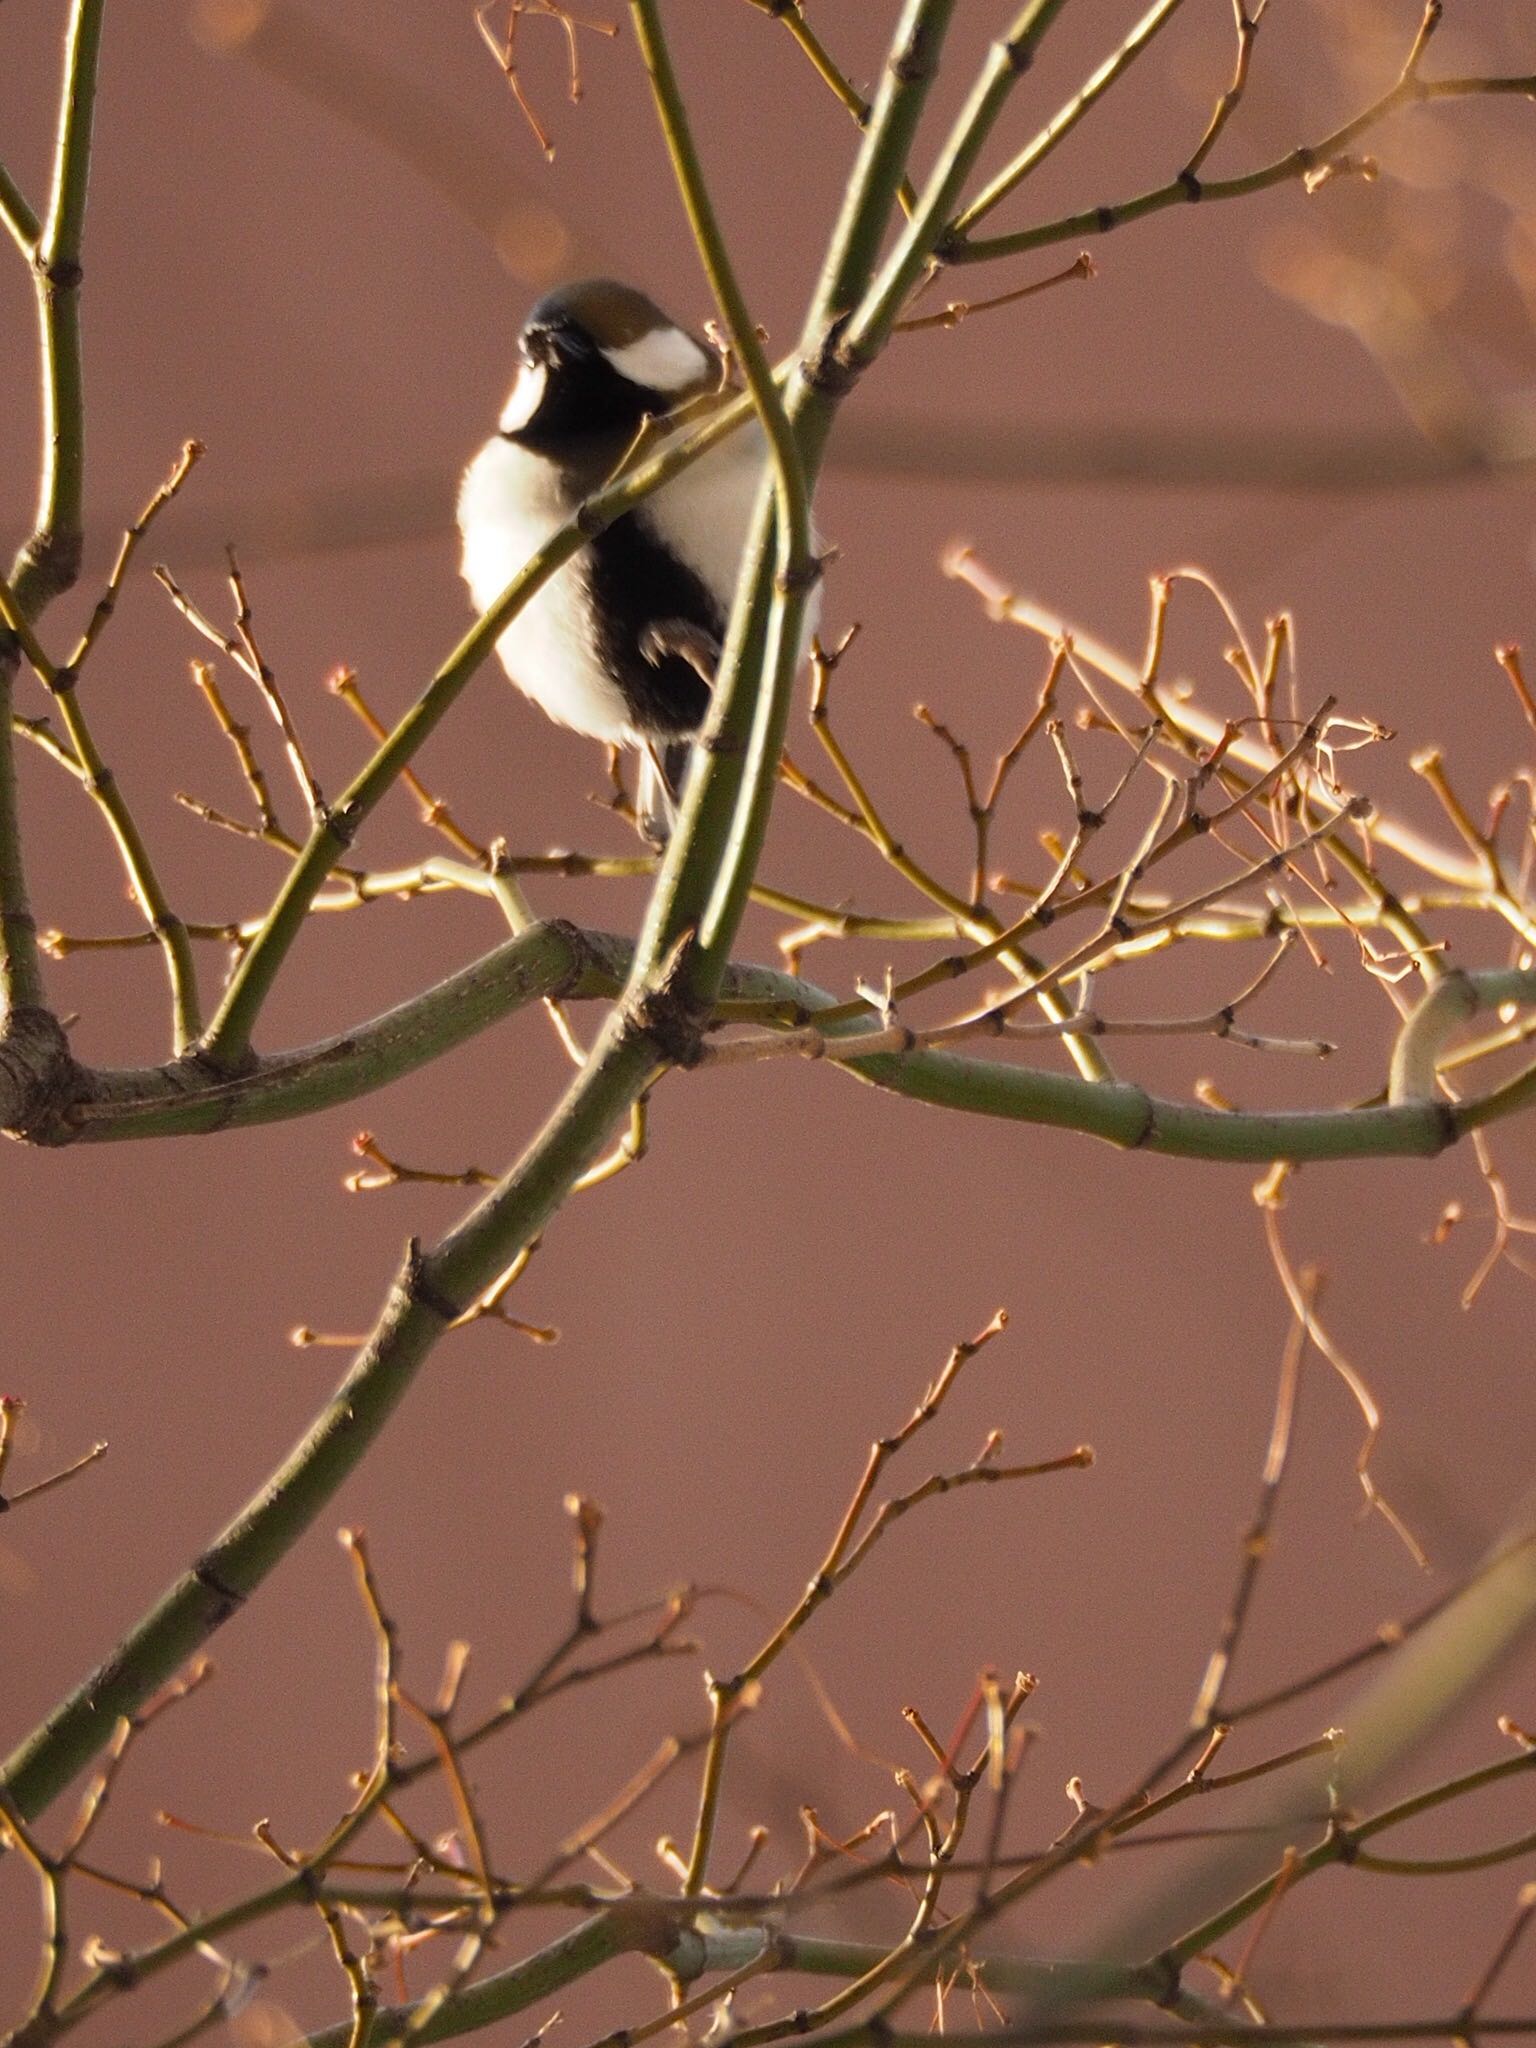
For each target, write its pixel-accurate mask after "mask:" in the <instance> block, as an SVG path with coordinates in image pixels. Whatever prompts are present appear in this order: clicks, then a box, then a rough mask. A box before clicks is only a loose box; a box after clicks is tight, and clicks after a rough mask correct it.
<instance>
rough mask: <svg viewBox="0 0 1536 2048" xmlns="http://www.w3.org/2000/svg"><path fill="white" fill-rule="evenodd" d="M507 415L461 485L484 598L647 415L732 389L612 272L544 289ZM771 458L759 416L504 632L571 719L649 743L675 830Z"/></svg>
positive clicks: (530, 690) (469, 558) (507, 657)
mask: <svg viewBox="0 0 1536 2048" xmlns="http://www.w3.org/2000/svg"><path fill="white" fill-rule="evenodd" d="M518 348H519V355H520V358H521V362H520V367H519V370H518V374H517V381H516V382H515V383H514V385H513V386H512V391H511V395H510V396H509V397H508V399H507V402H506V405H505V406H504V407H503V409H502V414H501V421H500V429H499V431H498V432H497V433H496V434H495V435H493V436H492V438H491V439H490V440H489V441H487V442H486V444H485V446H484V447H483V448H482V449H481V450H480V452H479V454H478V455H477V456H476V457H475V458H474V460H473V461H472V462H471V463H470V465H469V468H468V469H467V470H466V472H465V475H464V482H463V486H462V488H461V489H460V492H459V531H460V533H461V535H462V537H463V542H464V555H463V575H464V580H465V582H466V583H467V584H468V585H469V589H470V594H471V596H472V597H473V598H474V601H475V603H476V605H477V606H478V607H479V608H480V609H481V610H482V611H483V610H485V609H486V608H487V607H488V606H489V605H490V604H491V603H492V602H493V601H494V600H495V599H496V597H498V596H499V595H500V593H501V592H502V591H503V590H504V589H505V588H506V586H507V584H508V583H509V582H510V581H511V580H512V578H513V576H515V575H516V573H517V571H518V570H519V569H520V568H521V567H522V565H523V563H524V562H525V561H527V559H528V557H529V556H530V555H532V554H533V552H534V551H535V549H536V548H537V547H538V546H539V545H540V543H541V542H543V541H544V540H546V539H547V538H548V537H549V535H550V534H551V533H553V532H554V531H555V529H556V528H557V527H559V526H561V525H562V524H563V523H564V522H565V520H566V519H567V518H568V517H569V516H570V514H571V512H572V511H573V509H574V508H575V507H576V506H577V505H578V504H579V503H580V501H581V500H582V499H583V498H584V497H585V496H586V495H587V494H588V493H589V492H591V491H592V490H594V489H596V488H597V487H598V486H599V485H600V484H602V483H603V482H604V481H605V479H606V478H608V477H609V476H610V475H611V474H612V473H613V471H614V470H615V468H616V467H617V466H618V465H619V463H620V462H621V461H622V460H623V457H624V455H625V454H626V452H627V451H628V450H629V448H630V447H631V445H632V444H633V442H634V440H635V437H636V435H637V434H638V433H639V431H640V429H641V428H642V427H643V426H644V425H645V423H646V422H647V421H649V420H665V419H666V417H667V416H668V415H669V414H671V413H673V412H675V411H677V409H678V408H679V407H681V406H684V405H687V404H689V403H690V401H693V400H703V399H706V398H707V397H708V396H709V395H710V394H712V393H722V392H723V391H724V389H725V383H724V374H723V369H722V365H721V361H720V358H719V357H718V356H717V355H716V354H715V353H714V352H713V351H712V350H711V349H709V348H707V347H706V346H705V345H704V343H703V342H702V341H699V340H698V339H696V338H695V337H694V336H693V335H691V334H689V333H687V332H686V331H685V330H684V329H683V328H681V327H679V326H677V325H676V323H675V322H673V321H672V320H669V319H668V317H667V316H666V314H665V313H663V312H662V310H661V308H660V307H659V306H657V305H655V304H654V303H653V302H652V301H651V300H650V299H648V298H647V297H646V296H645V294H644V293H643V292H639V291H635V290H634V289H633V288H632V287H631V286H629V285H625V284H617V283H615V282H614V281H613V280H612V279H609V278H592V279H588V280H586V281H585V282H582V283H578V284H567V285H562V286H561V287H560V288H559V289H558V290H557V291H552V292H550V293H549V294H548V295H547V296H546V297H544V298H542V299H540V300H539V302H538V304H537V305H536V306H535V307H534V308H533V310H532V312H530V313H529V315H528V318H527V320H526V321H525V322H524V324H523V329H522V333H521V335H520V336H519V340H518ZM764 461H765V455H764V448H763V441H762V437H761V435H760V434H759V433H758V432H756V431H755V430H754V429H753V428H752V427H751V426H748V427H746V428H744V429H743V430H742V431H741V432H740V433H737V434H732V435H731V436H729V437H728V438H727V439H726V440H725V441H723V442H721V443H720V444H719V445H718V446H717V447H715V448H713V449H711V450H710V451H709V453H708V454H706V455H704V456H702V457H701V458H700V459H699V460H698V461H697V462H695V463H694V464H693V465H692V467H691V468H689V469H686V470H684V471H683V472H682V474H681V475H679V476H677V477H675V478H673V480H672V481H671V482H670V483H668V484H665V485H663V487H662V488H661V489H660V490H659V491H656V492H654V493H653V494H652V495H651V496H650V497H648V498H646V499H644V500H643V501H642V502H641V503H640V504H638V505H637V506H636V507H635V508H634V509H633V511H630V512H626V513H625V514H624V515H623V516H622V517H621V518H619V519H617V520H615V521H614V523H613V525H611V526H610V527H609V528H608V529H607V530H606V532H604V533H601V534H599V535H598V536H597V538H596V539H595V540H593V541H591V542H590V543H589V544H588V545H587V546H586V547H585V548H583V549H582V551H581V552H580V553H579V554H578V555H576V556H575V557H574V558H573V559H572V560H571V561H570V562H568V563H566V565H565V566H564V567H563V568H561V569H560V570H558V571H557V572H556V574H555V575H553V576H552V577H551V578H550V580H549V581H548V582H547V583H546V584H545V585H544V586H543V588H542V589H540V590H539V591H538V592H537V593H536V594H535V596H534V597H533V598H531V599H530V600H529V602H528V603H527V604H526V605H524V607H523V609H522V610H521V611H520V612H519V613H518V615H517V617H516V618H515V619H513V621H512V623H511V624H510V625H509V626H508V627H507V630H506V631H505V632H504V633H503V634H502V636H501V638H500V640H499V641H498V642H497V649H498V652H499V653H500V655H501V659H502V664H503V666H504V667H505V669H506V671H507V674H508V675H509V676H510V677H511V678H512V680H513V682H514V683H516V684H517V686H518V688H519V689H520V690H522V691H523V692H524V694H525V695H527V696H528V697H531V698H532V700H533V701H534V703H535V704H538V705H539V706H541V707H542V709H543V710H545V711H547V712H548V713H549V715H550V717H551V718H553V719H555V720H557V721H558V722H559V723H560V724H561V725H568V726H571V727H573V728H574V729H575V730H576V731H577V732H581V733H586V734H588V735H589V736H590V737H591V738H593V739H599V740H603V741H606V742H607V743H608V744H609V745H610V746H634V747H637V748H639V749H640V759H641V792H642V794H641V803H640V809H641V815H642V821H643V822H644V823H646V825H647V829H649V830H651V832H652V833H653V836H654V834H655V833H656V832H657V831H658V829H659V831H660V832H661V834H662V836H664V834H665V824H664V823H663V821H662V818H661V816H660V810H661V806H660V805H658V803H657V798H658V797H660V798H662V799H663V800H664V805H665V810H666V813H667V815H668V820H669V819H670V815H671V813H672V810H673V807H674V806H675V805H676V802H677V799H678V797H679V796H680V794H681V791H682V785H683V779H684V776H685V775H686V772H687V765H688V754H689V746H690V742H691V740H692V737H693V735H694V734H695V733H696V732H697V731H698V730H699V727H700V726H701V725H702V724H703V722H704V716H705V713H706V711H707V710H708V707H709V696H710V686H711V683H712V682H713V679H714V674H715V668H716V664H717V662H718V659H719V653H720V645H721V641H722V638H723V636H724V632H725V623H726V615H727V613H728V612H729V609H730V603H731V596H732V593H733V591H734V590H735V587H736V577H737V571H738V570H739V568H740V566H741V556H742V550H743V547H744V545H745V542H746V537H747V530H748V525H749V522H750V519H751V515H752V508H753V504H754V501H755V499H756V495H757V490H758V486H759V483H760V481H761V478H762V474H763V466H764Z"/></svg>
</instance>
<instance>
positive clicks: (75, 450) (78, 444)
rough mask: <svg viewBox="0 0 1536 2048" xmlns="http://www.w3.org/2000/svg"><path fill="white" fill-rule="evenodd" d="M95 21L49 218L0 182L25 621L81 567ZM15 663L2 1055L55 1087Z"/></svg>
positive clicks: (88, 0)
mask: <svg viewBox="0 0 1536 2048" xmlns="http://www.w3.org/2000/svg"><path fill="white" fill-rule="evenodd" d="M101 21H102V0H75V4H74V8H73V10H72V12H71V15H70V20H69V31H68V35H67V38H66V42H65V51H64V78H63V87H62V94H61V99H60V106H59V121H58V138H57V142H56V145H55V150H54V164H53V186H52V191H51V194H50V197H49V203H48V213H47V218H46V219H45V220H43V221H41V222H39V221H38V220H37V218H36V216H35V215H34V214H33V213H32V210H31V208H30V207H29V206H28V205H27V203H26V201H25V200H24V199H23V198H22V196H21V193H20V192H19V191H18V190H17V188H16V186H15V185H14V184H13V183H12V182H11V180H10V179H9V178H8V177H6V178H3V179H0V212H3V214H4V217H5V220H6V224H7V226H8V227H9V229H10V231H11V233H12V235H13V236H14V238H15V240H16V242H17V244H18V246H19V247H20V249H21V252H22V254H23V255H24V256H25V257H26V258H27V259H28V262H29V263H30V265H31V269H32V279H33V289H34V291H35V294H36V300H37V321H38V334H39V340H40V345H41V353H42V363H43V455H42V465H41V472H40V477H39V483H38V502H37V512H36V516H35V522H34V526H33V531H32V534H31V537H30V538H29V539H28V540H27V542H26V543H25V545H24V546H23V547H22V549H21V552H20V553H19V554H18V555H17V557H16V560H15V562H14V564H13V565H12V569H11V577H10V582H11V585H12V586H13V588H14V595H15V600H16V604H17V606H18V608H19V610H20V612H21V614H22V616H23V617H24V618H26V619H29V620H30V619H34V618H36V617H37V615H38V613H39V612H41V611H42V609H43V607H44V606H45V605H46V604H47V603H48V602H49V600H50V599H51V598H53V597H56V596H57V595H58V594H59V592H60V591H63V590H67V589H68V588H69V586H70V584H71V583H73V582H74V580H75V576H76V574H77V573H78V571H79V566H80V550H81V544H82V532H81V508H82V503H83V498H84V489H85V390H84V383H83V378H82V372H81V362H80V277H81V270H80V245H81V236H82V232H83V229H84V225H85V195H86V186H87V184H88V182H89V177H90V165H91V120H92V115H93V112H94V108H95V99H96V60H97V56H98V53H99V51H100V47H101ZM17 658H18V643H17V640H16V636H15V634H14V633H13V632H11V631H9V630H6V631H3V632H0V1010H3V1016H4V1029H5V1038H6V1050H7V1051H8V1052H10V1053H11V1054H12V1056H13V1058H15V1059H17V1060H18V1061H19V1063H20V1064H21V1065H22V1066H24V1067H27V1068H30V1069H31V1070H32V1071H33V1072H34V1073H36V1075H37V1076H38V1077H39V1079H42V1078H43V1077H46V1076H57V1074H58V1072H59V1070H60V1068H61V1067H62V1066H64V1065H65V1064H67V1052H66V1050H65V1048H64V1045H63V1038H62V1034H61V1033H59V1032H58V1031H57V1030H56V1029H50V1028H49V1025H50V1024H51V1021H52V1020H51V1019H48V1018H47V1016H46V1003H45V992H44V988H43V975H42V964H41V961H40V960H39V957H38V950H37V928H36V925H35V923H34V922H33V917H32V910H31V906H30V903H29V901H28V896H27V877H26V863H25V860H24V858H23V854H22V838H21V818H20V811H19V807H18V803H17V792H16V763H15V756H14V751H13V746H14V742H13V736H12V731H11V686H12V683H13V681H14V679H15V674H16V666H17ZM33 1013H36V1014H35V1015H34V1014H33Z"/></svg>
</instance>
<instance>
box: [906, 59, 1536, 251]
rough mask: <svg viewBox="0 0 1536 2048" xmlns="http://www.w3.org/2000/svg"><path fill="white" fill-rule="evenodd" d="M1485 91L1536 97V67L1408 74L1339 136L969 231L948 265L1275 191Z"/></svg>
mask: <svg viewBox="0 0 1536 2048" xmlns="http://www.w3.org/2000/svg"><path fill="white" fill-rule="evenodd" d="M1478 94H1486V95H1488V96H1490V97H1494V96H1498V95H1503V94H1513V95H1514V96H1515V97H1517V98H1522V99H1536V73H1527V74H1523V75H1521V76H1517V77H1509V78H1437V79H1423V78H1418V77H1408V78H1404V79H1400V80H1399V81H1398V83H1397V84H1396V85H1395V86H1393V87H1392V89H1391V91H1390V92H1387V93H1384V94H1383V95H1382V97H1381V98H1380V99H1379V100H1377V101H1375V102H1374V104H1373V105H1371V106H1369V107H1367V108H1366V109H1365V111H1364V112H1363V113H1361V114H1357V115H1356V116H1355V118H1354V119H1353V120H1352V121H1346V122H1345V123H1344V124H1343V126H1342V127H1340V128H1335V129H1334V131H1333V133H1332V134H1331V135H1325V136H1323V137H1322V139H1321V140H1320V141H1318V142H1314V143H1309V144H1304V145H1303V146H1301V147H1300V148H1297V149H1293V150H1289V151H1288V152H1287V153H1286V154H1285V155H1284V156H1282V157H1277V158H1276V159H1275V161H1274V162H1273V163H1270V164H1265V165H1264V166H1263V167H1262V168H1261V169H1259V170H1255V171H1247V172H1244V173H1243V174H1242V175H1240V176H1238V177H1233V178H1200V177H1196V176H1195V175H1194V174H1193V173H1191V172H1187V171H1186V172H1183V173H1181V174H1180V175H1179V176H1178V177H1176V178H1171V179H1170V180H1169V181H1168V183H1167V184H1166V185H1157V186H1154V187H1153V188H1152V189H1151V190H1150V191H1148V192H1143V193H1140V194H1139V195H1138V196H1137V197H1136V198H1134V199H1121V200H1117V201H1115V202H1114V203H1113V204H1111V205H1107V206H1090V207H1087V208H1085V209H1084V210H1083V212H1081V213H1069V214H1065V215H1063V216H1062V217H1061V218H1060V219H1059V220H1052V221H1046V222H1044V223H1043V224H1042V225H1041V226H1039V227H1033V228H1021V229H1019V230H1018V231H1017V232H1016V233H1014V234H1011V235H989V236H985V237H983V238H982V239H981V240H980V241H971V240H967V239H965V238H964V237H960V238H957V239H953V240H951V241H950V242H949V243H947V244H946V245H945V247H944V249H943V252H942V254H943V260H944V261H945V262H946V263H986V262H989V261H991V259H992V258H993V257H996V256H1021V255H1023V254H1025V253H1026V252H1027V251H1028V250H1030V249H1045V248H1049V247H1050V246H1051V245H1052V244H1053V243H1056V242H1076V241H1081V240H1082V238H1083V236H1085V235H1107V234H1108V233H1109V232H1110V230H1111V229H1112V228H1118V227H1123V226H1125V225H1126V223H1127V222H1129V221H1133V220H1144V219H1145V218H1146V217H1147V215H1149V214H1153V213H1164V212H1166V211H1167V209H1168V208H1169V207H1170V206H1193V205H1195V204H1197V203H1201V204H1203V203H1204V202H1205V201H1207V200H1212V199H1244V198H1247V197H1248V196H1249V195H1250V194H1251V193H1254V192H1265V191H1268V189H1269V188H1270V187H1271V186H1272V185H1285V184H1290V183H1293V182H1295V181H1296V180H1298V179H1302V178H1307V177H1310V176H1311V175H1312V174H1313V173H1314V172H1316V171H1321V170H1325V169H1326V168H1327V166H1328V164H1329V163H1330V162H1332V161H1334V160H1336V159H1337V158H1339V157H1340V156H1341V155H1342V154H1343V153H1344V152H1345V151H1346V150H1347V149H1348V148H1349V146H1350V144H1351V143H1353V142H1358V141H1359V140H1360V138H1361V137H1362V136H1363V135H1366V134H1368V133H1369V131H1370V130H1371V129H1372V128H1375V127H1377V126H1379V124H1380V123H1381V122H1382V121H1384V120H1386V118H1387V117H1388V115H1390V114H1395V113H1397V112H1398V111H1399V109H1401V108H1403V107H1411V106H1420V105H1423V104H1424V103H1425V102H1426V101H1431V100H1445V99H1466V98H1469V97H1473V96H1475V95H1478Z"/></svg>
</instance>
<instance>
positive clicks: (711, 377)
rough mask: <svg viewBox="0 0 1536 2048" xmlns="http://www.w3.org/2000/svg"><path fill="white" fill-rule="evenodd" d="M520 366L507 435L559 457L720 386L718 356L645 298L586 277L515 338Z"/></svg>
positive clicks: (554, 296)
mask: <svg viewBox="0 0 1536 2048" xmlns="http://www.w3.org/2000/svg"><path fill="white" fill-rule="evenodd" d="M518 349H519V355H520V358H521V360H520V366H519V369H518V374H517V382H516V383H515V384H514V385H513V387H512V390H511V394H510V395H509V397H508V399H507V402H506V405H505V406H504V408H503V409H502V415H501V431H502V433H503V434H505V435H506V436H507V437H508V439H510V440H513V441H517V442H520V443H522V444H523V445H524V446H526V447H529V448H533V449H535V450H537V451H539V452H540V453H545V454H549V455H551V456H555V457H558V456H559V455H560V454H561V452H562V451H563V450H566V449H575V448H577V447H579V446H580V445H582V444H584V443H588V444H589V443H590V442H592V441H593V440H594V439H610V438H615V437H617V438H621V439H627V438H628V437H630V436H631V435H633V434H634V433H635V432H636V431H637V430H638V429H639V427H640V425H641V423H642V422H643V421H644V420H646V419H653V418H656V417H658V416H659V415H661V414H663V413H669V412H672V411H673V410H674V409H675V408H676V407H678V406H679V405H683V404H685V403H686V402H687V401H688V400H689V399H691V398H696V397H698V396H700V395H701V394H702V393H704V392H706V391H712V390H714V389H715V388H716V387H717V386H718V385H719V383H720V363H719V359H718V358H717V357H716V356H715V355H714V354H712V353H711V351H710V350H709V349H707V348H706V347H705V346H704V344H703V342H701V341H698V340H696V339H695V338H694V336H693V335H691V334H689V333H688V332H687V331H686V330H685V329H684V328H681V327H679V326H678V325H677V324H676V322H675V321H672V320H669V319H668V318H667V316H666V314H665V313H663V312H662V310H661V308H660V307H659V306H658V305H657V304H656V303H655V302H654V301H653V300H651V299H648V298H647V297H646V296H645V293H644V292H638V291H636V290H635V289H634V288H633V287H632V286H631V285H627V284H617V283H615V282H614V280H613V279H612V278H606V277H598V278H588V279H585V280H584V281H582V282H581V283H578V284H566V285H561V286H560V287H559V289H558V290H556V291H552V292H549V293H547V294H546V295H545V296H544V297H543V298H542V299H540V300H539V302H538V304H537V305H536V306H535V307H534V308H533V310H532V311H531V312H530V313H529V315H528V318H527V319H526V320H525V321H524V323H523V329H522V333H521V334H520V336H519V337H518Z"/></svg>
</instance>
